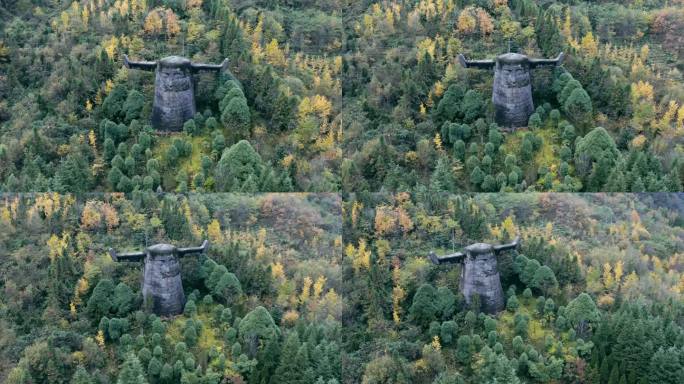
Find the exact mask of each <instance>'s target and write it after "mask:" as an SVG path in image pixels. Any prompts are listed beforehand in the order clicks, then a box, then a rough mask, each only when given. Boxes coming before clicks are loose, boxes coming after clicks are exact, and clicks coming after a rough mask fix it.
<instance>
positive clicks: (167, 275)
mask: <svg viewBox="0 0 684 384" xmlns="http://www.w3.org/2000/svg"><path fill="white" fill-rule="evenodd" d="M208 247H209V242H208V241H207V240H204V242H203V243H202V245H201V246H199V247H191V248H176V247H175V246H173V245H171V244H155V245H153V246H151V247H147V249H145V251H143V252H130V253H121V254H119V253H117V252H116V251H115V250H114V249H112V248H110V249H109V254H110V255H111V256H112V259H113V260H114V261H117V262H123V261H128V262H140V261H142V262H143V263H144V264H143V265H144V267H143V280H142V294H143V300H144V303H145V307H146V308H152V311H153V312H154V313H155V314H157V315H160V316H173V315H178V314H180V313H181V312H183V307H184V306H185V294H184V293H183V283H182V281H181V273H180V262H179V259H180V258H181V257H183V256H185V255H188V254H192V253H204V252H205V251H206V250H207V248H208Z"/></svg>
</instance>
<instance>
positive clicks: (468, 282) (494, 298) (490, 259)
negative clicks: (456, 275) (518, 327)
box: [429, 238, 520, 313]
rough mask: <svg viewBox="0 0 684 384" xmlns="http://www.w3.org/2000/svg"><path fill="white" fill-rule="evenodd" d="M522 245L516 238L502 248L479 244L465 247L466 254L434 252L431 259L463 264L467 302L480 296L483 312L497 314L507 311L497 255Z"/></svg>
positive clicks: (462, 271) (463, 284) (464, 293)
mask: <svg viewBox="0 0 684 384" xmlns="http://www.w3.org/2000/svg"><path fill="white" fill-rule="evenodd" d="M519 244H520V239H519V238H516V239H515V241H514V242H513V243H510V244H504V245H498V246H492V245H491V244H486V243H476V244H472V245H469V246H467V247H465V248H464V249H463V251H464V252H457V253H453V254H450V255H446V256H441V257H438V256H437V255H435V253H434V252H430V254H429V259H430V261H432V262H433V263H434V264H453V263H463V268H462V270H461V281H460V290H461V293H462V294H463V296H464V297H465V300H466V302H467V303H468V304H470V303H471V302H472V298H473V296H474V295H478V296H479V297H480V303H481V309H482V311H484V312H486V313H497V312H499V311H501V310H502V309H503V308H504V296H503V289H502V288H501V279H500V276H499V269H498V263H497V255H498V254H499V253H500V252H503V251H506V250H509V249H514V248H516V247H518V245H519Z"/></svg>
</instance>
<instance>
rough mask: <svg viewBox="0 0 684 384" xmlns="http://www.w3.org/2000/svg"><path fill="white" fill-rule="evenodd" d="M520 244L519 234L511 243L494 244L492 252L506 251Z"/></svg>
mask: <svg viewBox="0 0 684 384" xmlns="http://www.w3.org/2000/svg"><path fill="white" fill-rule="evenodd" d="M519 245H520V236H516V237H515V239H514V240H513V242H512V243H508V244H501V245H495V246H494V253H499V252H503V251H508V250H509V249H516V248H518V246H519Z"/></svg>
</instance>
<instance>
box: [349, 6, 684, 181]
mask: <svg viewBox="0 0 684 384" xmlns="http://www.w3.org/2000/svg"><path fill="white" fill-rule="evenodd" d="M348 19H349V20H350V21H349V23H348V25H346V27H347V28H346V41H347V45H348V49H347V51H346V52H345V53H344V64H345V65H344V70H343V72H342V75H341V76H342V96H343V101H342V123H343V126H344V128H343V129H344V133H345V136H344V152H345V154H344V161H343V162H342V164H341V169H340V173H341V177H342V188H343V190H344V191H347V192H348V191H365V190H367V191H379V190H380V189H381V188H385V189H390V190H402V191H419V190H421V189H428V190H431V191H444V190H446V191H452V192H454V191H474V192H499V191H503V192H522V191H565V192H573V191H583V192H587V191H615V192H617V191H620V192H645V191H680V190H681V188H682V181H683V179H682V170H684V169H683V168H682V166H683V165H684V162H683V161H682V160H683V159H682V143H683V141H682V134H683V133H684V88H683V86H682V84H684V82H683V78H682V71H683V70H684V51H682V46H684V44H682V38H681V36H680V35H681V34H680V33H679V32H678V31H680V30H681V28H682V27H683V26H684V24H682V20H684V3H683V2H682V1H658V0H653V1H641V0H639V1H636V0H635V1H619V2H618V1H600V2H595V1H536V0H443V1H442V0H425V1H416V2H404V1H383V2H361V3H359V4H358V5H357V6H356V7H354V8H353V10H352V15H350V16H349V18H348ZM506 52H519V53H522V54H525V55H528V56H529V57H531V58H554V57H556V55H558V53H559V52H564V53H565V60H564V62H563V65H562V66H560V67H558V68H555V69H554V68H553V67H547V68H536V69H534V70H533V71H531V76H532V79H531V86H532V96H533V100H534V106H535V107H536V109H535V110H534V111H533V113H532V114H531V115H530V117H529V121H528V122H526V124H525V127H523V129H517V130H515V131H514V132H510V130H507V129H504V128H506V127H501V126H498V125H497V124H496V122H495V118H494V108H493V105H492V101H491V98H492V96H491V95H492V86H493V81H494V80H493V70H482V69H465V68H463V67H461V65H459V61H458V60H457V57H458V54H463V55H465V57H466V58H468V59H475V60H478V59H494V58H496V56H497V55H500V54H503V53H506Z"/></svg>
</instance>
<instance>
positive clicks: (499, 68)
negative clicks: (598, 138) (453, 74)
mask: <svg viewBox="0 0 684 384" xmlns="http://www.w3.org/2000/svg"><path fill="white" fill-rule="evenodd" d="M459 62H460V63H461V65H462V66H463V67H465V68H481V69H491V68H494V89H493V91H492V103H493V104H494V111H495V115H494V118H495V120H496V123H497V124H498V125H499V126H501V127H504V128H509V129H514V128H519V127H526V126H527V122H528V120H529V118H530V115H532V113H534V102H533V101H532V86H531V80H530V70H531V69H534V68H536V67H539V66H545V65H553V66H556V65H560V64H561V63H562V62H563V54H562V53H561V54H560V55H558V57H557V58H555V59H530V58H529V57H527V56H525V55H521V54H518V53H505V54H503V55H499V56H498V57H497V58H496V60H495V61H494V60H466V59H465V57H464V56H463V55H459Z"/></svg>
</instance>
